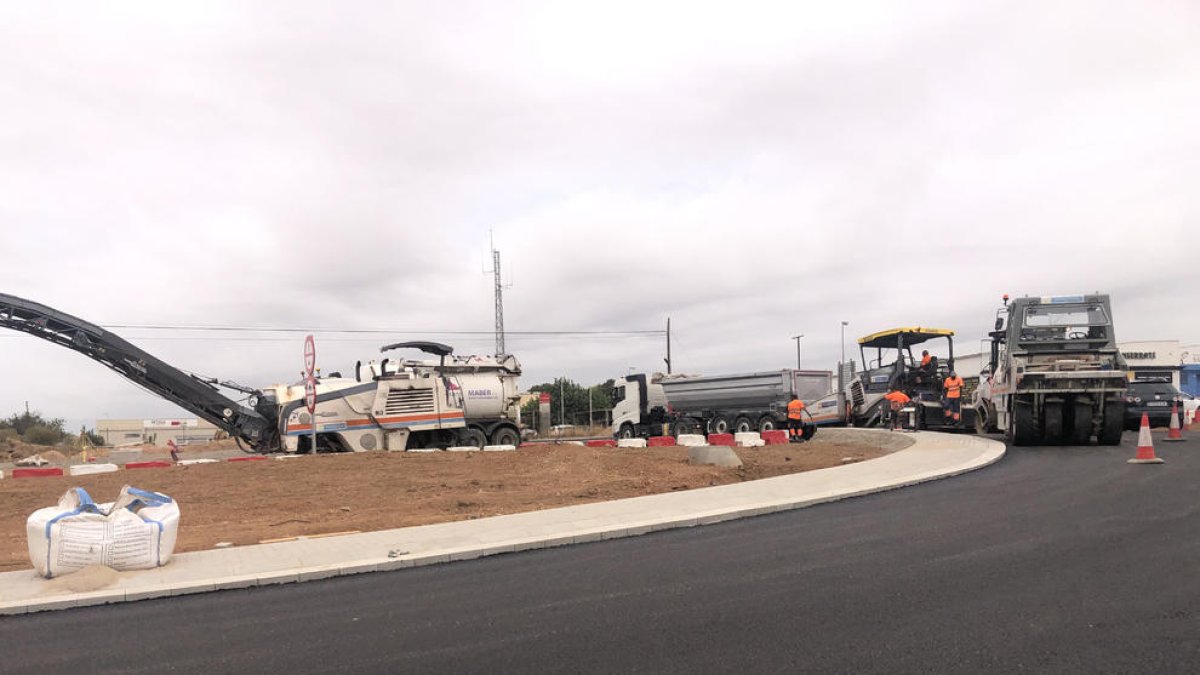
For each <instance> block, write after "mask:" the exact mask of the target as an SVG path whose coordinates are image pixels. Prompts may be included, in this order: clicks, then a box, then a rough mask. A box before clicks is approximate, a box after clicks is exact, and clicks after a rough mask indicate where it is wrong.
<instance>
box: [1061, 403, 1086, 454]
mask: <svg viewBox="0 0 1200 675" xmlns="http://www.w3.org/2000/svg"><path fill="white" fill-rule="evenodd" d="M1067 412H1069V413H1070V414H1069V415H1067V430H1068V435H1069V438H1068V441H1067V442H1068V443H1070V444H1071V445H1087V444H1088V443H1089V442H1090V441H1091V440H1092V406H1091V404H1088V403H1080V402H1078V401H1076V402H1075V405H1073V406H1071V407H1070V408H1067Z"/></svg>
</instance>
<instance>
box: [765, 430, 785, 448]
mask: <svg viewBox="0 0 1200 675" xmlns="http://www.w3.org/2000/svg"><path fill="white" fill-rule="evenodd" d="M760 436H762V439H763V442H765V443H766V444H767V445H787V443H788V435H787V432H786V431H784V430H783V429H772V430H771V431H764V432H762V433H761V434H760Z"/></svg>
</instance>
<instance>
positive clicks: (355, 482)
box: [0, 430, 912, 571]
mask: <svg viewBox="0 0 1200 675" xmlns="http://www.w3.org/2000/svg"><path fill="white" fill-rule="evenodd" d="M911 443H912V439H911V437H908V436H906V435H903V434H893V435H882V434H868V433H864V432H861V431H854V430H842V431H839V432H837V435H836V436H835V434H833V433H827V434H825V435H818V436H817V437H816V438H815V439H813V440H812V441H810V442H809V443H805V444H801V445H779V446H766V447H762V448H739V449H737V453H738V455H739V456H741V458H742V461H743V463H744V464H743V466H741V467H739V468H733V469H727V468H718V467H712V466H691V465H689V464H688V463H687V449H686V448H648V449H618V448H587V447H581V446H577V445H545V446H529V447H523V448H521V449H520V450H517V451H515V452H487V453H485V452H470V453H456V452H455V453H451V452H440V453H386V452H371V453H355V454H332V455H317V456H306V457H300V458H296V459H288V460H285V461H276V460H274V459H269V460H264V461H252V462H219V463H216V464H199V465H192V466H175V467H170V468H163V469H137V470H132V469H131V470H122V471H118V472H116V473H109V474H100V475H94V476H76V477H71V476H64V477H61V478H58V477H54V478H33V479H20V480H12V479H9V478H6V479H4V480H0V571H12V570H18V569H24V568H28V567H30V564H29V553H28V548H27V545H26V536H25V519H26V518H27V517H28V516H29V514H30V513H32V512H33V511H35V510H36V509H39V508H43V507H47V506H52V505H53V504H55V503H57V501H58V499H59V497H61V496H62V494H63V493H64V492H66V491H67V489H68V488H71V487H75V486H82V487H84V488H86V489H87V490H88V492H89V493H90V494H91V495H92V497H93V498H94V499H95V500H96V501H98V502H104V501H111V500H112V499H113V498H115V497H116V495H117V493H118V492H119V491H120V489H121V486H122V485H125V484H131V485H134V486H135V487H140V488H145V489H150V490H155V491H158V492H162V493H165V494H168V495H170V496H171V497H173V498H175V499H176V500H177V501H178V502H179V504H180V509H181V511H182V516H181V519H180V530H179V540H178V544H177V546H176V551H177V552H184V551H196V550H202V549H209V548H212V547H213V546H214V545H216V544H217V543H218V542H233V543H234V544H237V545H246V544H255V543H258V542H261V541H263V540H269V539H278V538H285V537H295V536H312V535H320V534H330V533H338V532H348V531H363V532H366V531H373V530H384V529H390V528H396V527H407V526H412V525H425V524H429V523H440V522H446V521H453V520H465V519H472V518H483V517H487V516H495V515H502V514H509V513H520V512H523V511H536V510H539V509H547V508H554V507H558V506H569V505H573V504H583V503H588V502H601V501H608V500H612V499H621V498H625V497H637V496H642V495H648V494H657V493H663V492H672V491H676V490H690V489H694V488H701V487H710V486H713V485H724V484H728V483H738V482H741V481H747V480H756V479H759V478H769V477H772V476H779V475H783V474H790V473H797V472H800V471H809V470H812V469H820V468H825V467H830V466H839V465H842V464H845V463H848V462H855V461H862V460H866V459H873V458H876V457H880V456H882V455H886V454H888V453H890V452H894V451H896V450H899V449H902V448H904V447H907V446H908V445H909V444H911ZM199 451H203V449H200V450H199ZM145 454H146V455H150V452H146V453H145ZM163 454H165V453H163ZM187 454H198V451H197V450H196V449H193V450H191V451H188V452H187ZM152 458H153V457H150V456H147V457H146V459H152Z"/></svg>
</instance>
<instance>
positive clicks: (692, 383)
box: [661, 370, 833, 413]
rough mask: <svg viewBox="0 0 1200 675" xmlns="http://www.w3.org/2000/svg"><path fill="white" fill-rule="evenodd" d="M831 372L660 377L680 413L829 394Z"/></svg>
mask: <svg viewBox="0 0 1200 675" xmlns="http://www.w3.org/2000/svg"><path fill="white" fill-rule="evenodd" d="M832 380H833V374H832V373H831V372H829V371H825V370H774V371H768V372H763V373H740V374H733V375H713V376H707V377H694V376H687V375H677V376H668V377H664V378H663V379H662V382H661V384H662V388H663V392H664V393H665V394H666V396H667V401H668V402H669V403H670V404H671V407H673V408H674V409H675V410H677V411H679V412H684V413H688V412H698V411H701V410H753V409H764V408H769V407H771V406H772V405H778V404H784V403H786V402H787V401H788V400H790V399H791V397H792V394H793V393H794V394H796V395H797V396H799V397H800V399H801V400H804V401H812V400H815V399H818V398H820V397H822V396H824V395H826V394H828V393H829V387H830V384H831V382H832Z"/></svg>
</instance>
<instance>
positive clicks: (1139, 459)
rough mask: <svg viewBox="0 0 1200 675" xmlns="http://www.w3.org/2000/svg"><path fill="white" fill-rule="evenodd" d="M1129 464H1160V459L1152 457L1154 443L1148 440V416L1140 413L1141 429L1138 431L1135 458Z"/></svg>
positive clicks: (1161, 461)
mask: <svg viewBox="0 0 1200 675" xmlns="http://www.w3.org/2000/svg"><path fill="white" fill-rule="evenodd" d="M1129 463H1130V464H1162V463H1163V460H1162V458H1161V457H1156V456H1155V455H1154V441H1153V440H1151V439H1150V416H1149V415H1147V414H1146V413H1142V428H1141V429H1139V430H1138V447H1137V456H1136V457H1134V458H1133V459H1131V460H1129Z"/></svg>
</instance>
